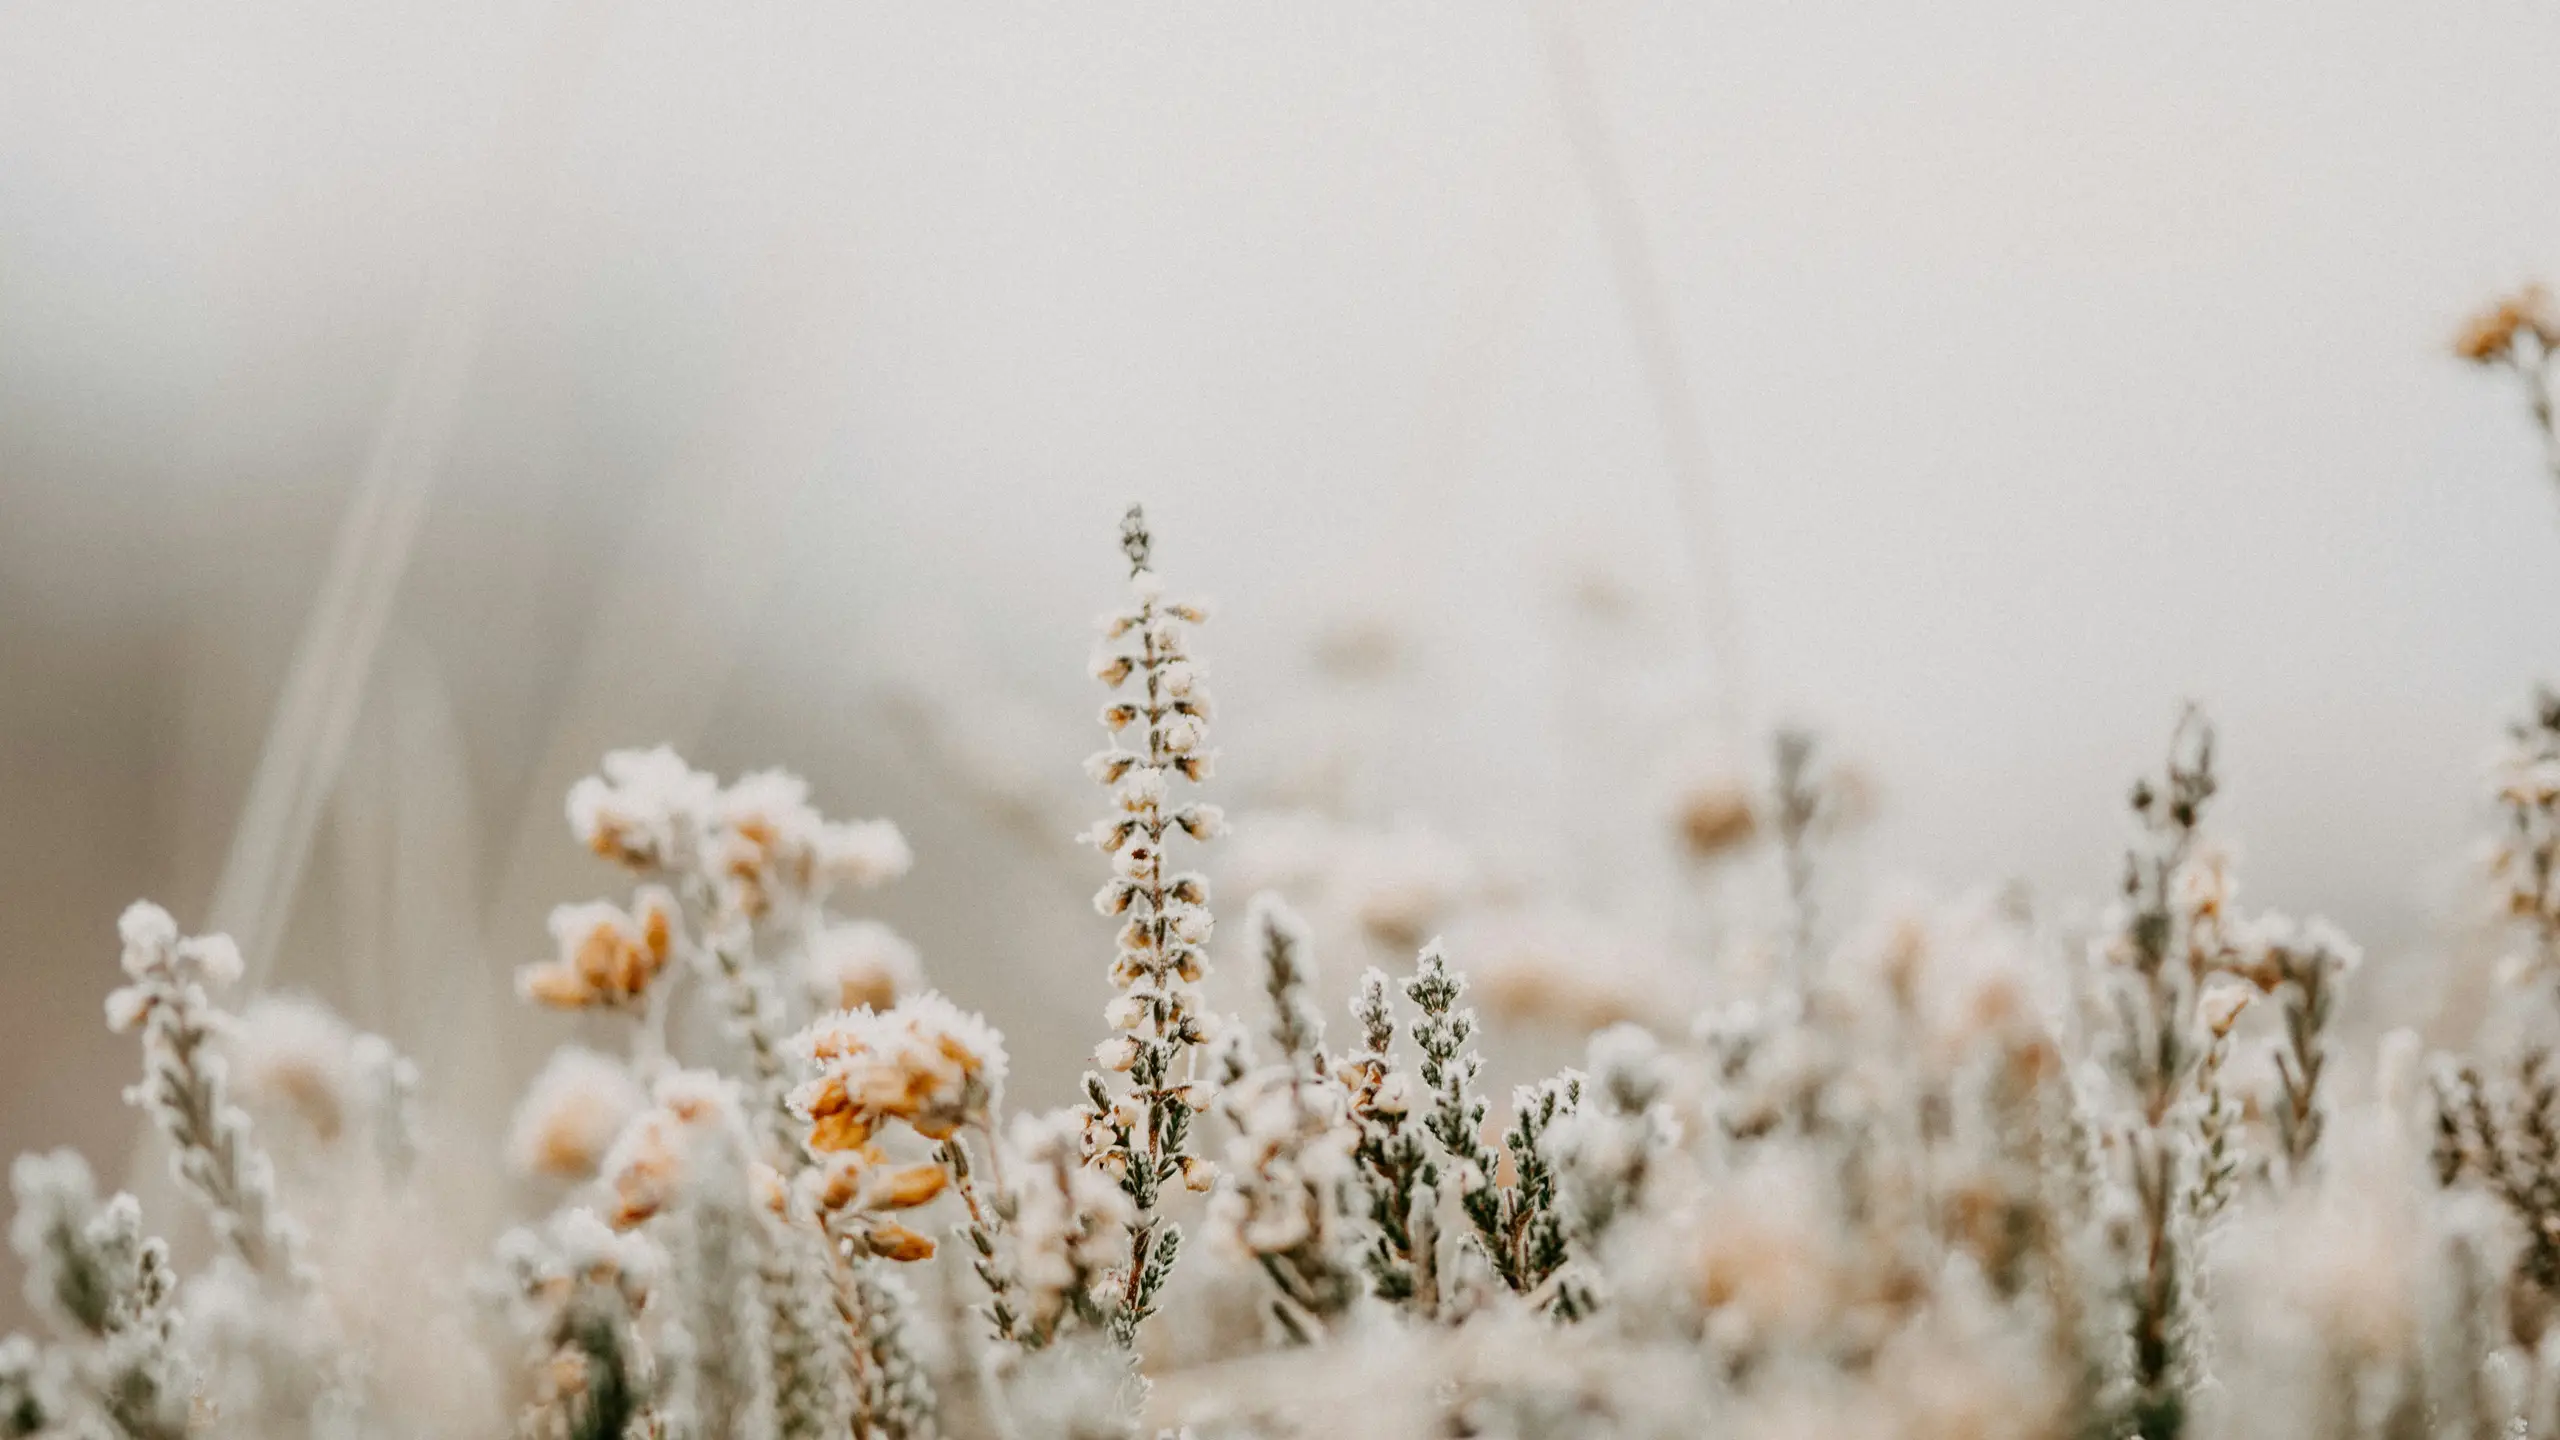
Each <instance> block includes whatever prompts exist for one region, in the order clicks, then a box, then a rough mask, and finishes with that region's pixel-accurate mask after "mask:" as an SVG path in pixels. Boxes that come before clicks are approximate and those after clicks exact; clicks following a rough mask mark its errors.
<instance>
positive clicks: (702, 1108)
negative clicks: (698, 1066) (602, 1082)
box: [602, 1070, 747, 1228]
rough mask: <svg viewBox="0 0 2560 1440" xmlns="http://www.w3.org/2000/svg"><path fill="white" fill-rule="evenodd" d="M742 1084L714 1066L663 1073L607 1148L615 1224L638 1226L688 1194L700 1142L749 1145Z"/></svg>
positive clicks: (606, 1175) (607, 1175)
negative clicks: (647, 1099)
mask: <svg viewBox="0 0 2560 1440" xmlns="http://www.w3.org/2000/svg"><path fill="white" fill-rule="evenodd" d="M745 1135H746V1117H745V1114H744V1111H743V1109H742V1107H741V1106H740V1104H739V1100H738V1091H737V1085H736V1083H735V1082H734V1081H731V1080H728V1079H726V1078H724V1077H722V1076H720V1075H717V1074H714V1073H713V1072H711V1071H708V1070H677V1071H673V1072H671V1073H669V1074H667V1075H664V1076H661V1077H660V1078H659V1080H658V1083H657V1085H656V1087H655V1088H654V1090H653V1092H652V1093H651V1096H650V1103H649V1108H647V1109H645V1110H643V1111H641V1112H640V1114H639V1115H638V1116H637V1117H635V1118H634V1119H633V1120H632V1121H631V1123H630V1124H628V1125H626V1126H624V1127H623V1131H622V1134H621V1135H620V1137H618V1138H617V1139H616V1140H615V1141H614V1142H613V1148H612V1149H611V1150H609V1151H607V1152H606V1154H605V1157H604V1163H603V1167H602V1168H603V1172H604V1178H605V1181H606V1183H607V1184H609V1185H610V1186H611V1187H612V1189H613V1196H614V1210H613V1214H612V1217H611V1218H612V1220H613V1223H614V1224H616V1225H619V1226H622V1227H624V1228H628V1227H630V1226H633V1225H637V1224H639V1223H641V1222H642V1221H644V1220H647V1219H649V1218H650V1217H652V1216H654V1215H656V1214H658V1213H659V1212H660V1211H662V1210H665V1209H666V1208H667V1207H668V1206H670V1205H672V1204H674V1203H675V1202H676V1200H677V1198H678V1197H679V1196H681V1195H682V1194H683V1191H684V1184H685V1179H686V1176H687V1174H688V1170H689V1165H690V1161H691V1159H692V1155H693V1152H694V1149H695V1147H696V1146H697V1145H701V1144H708V1143H727V1144H735V1145H738V1146H740V1147H741V1148H744V1147H745V1145H746V1143H747V1142H746V1140H745V1138H744V1137H745Z"/></svg>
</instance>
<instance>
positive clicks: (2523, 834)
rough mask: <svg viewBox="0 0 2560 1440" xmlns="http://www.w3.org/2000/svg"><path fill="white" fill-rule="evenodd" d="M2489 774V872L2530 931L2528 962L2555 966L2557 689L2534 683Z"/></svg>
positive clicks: (2559, 796)
mask: <svg viewBox="0 0 2560 1440" xmlns="http://www.w3.org/2000/svg"><path fill="white" fill-rule="evenodd" d="M2495 778H2496V785H2497V798H2498V805H2499V808H2500V809H2501V810H2503V811H2504V812H2505V819H2506V824H2505V827H2504V829H2503V830H2502V832H2501V833H2500V834H2499V836H2498V838H2497V840H2496V842H2495V843H2494V845H2493V846H2492V848H2491V850H2490V858H2489V868H2490V874H2491V875H2492V877H2494V878H2495V879H2496V880H2497V881H2498V883H2499V886H2500V888H2501V892H2502V893H2501V896H2500V898H2501V899H2502V900H2503V902H2504V904H2505V907H2506V911H2507V913H2508V914H2509V915H2510V916H2512V917H2514V918H2515V919H2516V920H2517V921H2519V922H2520V923H2521V924H2522V925H2523V926H2524V927H2525V929H2526V930H2527V931H2528V932H2529V933H2530V934H2531V936H2532V939H2533V954H2532V956H2531V960H2532V963H2533V966H2534V968H2536V969H2540V970H2544V971H2551V970H2555V969H2560V692H2554V691H2552V690H2550V689H2547V688H2543V689H2537V690H2536V691H2535V692H2534V696H2533V709H2532V712H2531V713H2530V714H2529V715H2527V716H2526V718H2524V719H2523V720H2521V721H2518V722H2516V723H2515V724H2513V725H2510V726H2508V727H2507V744H2506V747H2505V749H2503V750H2502V751H2500V752H2499V755H2498V759H2497V764H2496V769H2495Z"/></svg>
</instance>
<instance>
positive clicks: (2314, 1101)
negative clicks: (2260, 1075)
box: [2248, 916, 2361, 1181]
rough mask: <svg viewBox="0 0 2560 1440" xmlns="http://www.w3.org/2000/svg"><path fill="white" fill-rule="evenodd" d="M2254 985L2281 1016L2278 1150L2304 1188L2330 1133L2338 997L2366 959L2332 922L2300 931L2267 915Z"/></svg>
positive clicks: (2256, 941)
mask: <svg viewBox="0 0 2560 1440" xmlns="http://www.w3.org/2000/svg"><path fill="white" fill-rule="evenodd" d="M2249 948H2250V952H2251V953H2250V959H2249V966H2248V974H2249V978H2250V979H2252V980H2254V981H2256V982H2257V984H2258V986H2259V988H2260V989H2262V990H2264V991H2266V992H2268V993H2269V994H2270V995H2272V996H2273V997H2274V998H2275V1001H2276V1004H2277V1007H2278V1009H2279V1011H2280V1012H2281V1014H2282V1016H2283V1022H2284V1023H2283V1031H2282V1034H2281V1036H2280V1038H2279V1043H2278V1045H2277V1048H2276V1055H2275V1058H2276V1096H2275V1104H2274V1105H2273V1106H2272V1107H2271V1108H2272V1109H2273V1110H2274V1112H2275V1120H2276V1145H2277V1148H2278V1150H2279V1152H2280V1153H2281V1155H2282V1156H2283V1159H2284V1165H2285V1173H2286V1175H2287V1177H2288V1178H2289V1179H2292V1180H2295V1181H2299V1180H2300V1179H2301V1178H2302V1172H2303V1171H2304V1170H2305V1169H2306V1168H2308V1167H2309V1165H2310V1164H2311V1161H2312V1157H2313V1152H2315V1151H2316V1150H2317V1149H2318V1148H2319V1145H2320V1137H2321V1136H2322V1135H2323V1134H2324V1133H2326V1131H2327V1129H2328V1118H2329V1117H2328V1112H2329V1097H2328V1093H2327V1090H2326V1088H2325V1087H2324V1086H2323V1085H2322V1084H2321V1081H2322V1080H2323V1078H2324V1077H2325V1076H2326V1075H2327V1073H2328V1067H2329V1027H2330V1021H2331V1019H2332V1018H2333V1016H2334V1013H2335V1011H2336V1009H2337V1004H2338V990H2339V988H2340V986H2341V985H2342V984H2343V982H2344V980H2345V978H2346V975H2347V972H2349V971H2351V970H2353V969H2354V968H2355V967H2356V965H2357V963H2358V961H2359V960H2360V959H2361V956H2360V954H2359V952H2358V951H2357V949H2356V946H2355V943H2354V942H2353V941H2351V940H2349V939H2347V937H2346V936H2344V935H2342V934H2340V933H2339V932H2338V931H2337V929H2335V928H2334V927H2332V926H2330V925H2329V924H2327V923H2326V922H2323V921H2319V920H2314V921H2311V922H2309V923H2308V924H2303V925H2296V924H2295V923H2293V922H2292V921H2291V920H2289V919H2285V918H2283V917H2280V916H2267V917H2265V918H2263V919H2262V920H2260V921H2259V922H2258V924H2257V925H2256V926H2255V927H2254V934H2253V936H2252V940H2251V944H2250V947H2249Z"/></svg>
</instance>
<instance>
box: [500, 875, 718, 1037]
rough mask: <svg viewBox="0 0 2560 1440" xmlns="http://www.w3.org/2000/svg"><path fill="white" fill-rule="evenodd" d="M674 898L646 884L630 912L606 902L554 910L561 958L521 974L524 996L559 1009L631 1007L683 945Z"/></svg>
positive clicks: (554, 939) (518, 979)
mask: <svg viewBox="0 0 2560 1440" xmlns="http://www.w3.org/2000/svg"><path fill="white" fill-rule="evenodd" d="M680 935H681V931H680V926H679V919H678V911H677V909H676V900H675V896H673V895H672V894H670V893H668V892H667V891H666V890H665V889H664V888H663V887H660V886H656V885H643V886H641V887H640V889H639V891H638V893H637V894H636V895H634V897H633V900H632V908H631V909H630V910H628V911H626V910H624V909H623V908H622V907H621V906H618V905H615V904H613V903H612V902H611V901H607V900H590V901H588V902H586V903H585V904H582V905H562V906H560V907H558V908H557V909H555V910H553V911H552V912H551V939H552V942H553V943H554V944H555V945H557V946H558V947H559V954H558V956H557V957H556V958H554V959H552V960H549V961H546V962H544V963H542V964H540V965H532V966H527V967H526V968H525V969H523V970H521V971H519V972H517V975H516V987H517V988H518V989H519V990H521V991H522V992H523V993H524V995H525V998H527V999H529V1000H533V1001H536V1002H539V1003H541V1004H544V1005H549V1006H553V1007H555V1008H559V1009H585V1008H591V1007H611V1006H618V1005H629V1004H632V1003H633V1002H635V1001H637V1000H638V999H640V997H641V996H642V995H644V994H646V993H647V991H648V988H649V985H650V982H651V981H653V980H655V979H657V978H658V975H659V972H661V971H663V970H665V969H666V968H667V962H668V961H669V960H671V959H673V958H674V956H675V950H676V946H677V945H678V944H680V943H681V939H680Z"/></svg>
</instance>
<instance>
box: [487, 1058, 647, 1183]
mask: <svg viewBox="0 0 2560 1440" xmlns="http://www.w3.org/2000/svg"><path fill="white" fill-rule="evenodd" d="M648 1103H649V1094H648V1092H647V1091H646V1090H644V1089H642V1088H641V1085H640V1082H639V1080H638V1079H637V1078H635V1077H634V1076H633V1075H632V1073H631V1067H630V1066H628V1065H626V1064H624V1063H623V1062H622V1061H619V1060H616V1059H614V1058H612V1057H611V1056H608V1055H600V1054H598V1053H596V1052H595V1051H593V1050H589V1049H586V1048H584V1047H582V1046H577V1045H564V1046H562V1047H561V1048H559V1049H557V1050H554V1051H553V1052H551V1059H550V1060H549V1061H548V1062H547V1063H545V1064H544V1065H543V1067H542V1073H541V1074H539V1075H536V1076H535V1077H534V1079H533V1084H532V1086H531V1087H529V1088H528V1089H527V1090H526V1091H525V1095H524V1099H523V1101H522V1102H520V1103H519V1104H518V1105H517V1106H516V1114H515V1123H514V1125H513V1127H512V1128H511V1129H510V1130H509V1132H508V1138H507V1158H508V1160H509V1162H510V1163H511V1164H513V1165H514V1166H515V1168H516V1169H517V1171H519V1172H520V1173H523V1174H527V1175H547V1176H550V1177H552V1178H554V1179H559V1180H584V1179H586V1178H587V1177H588V1176H591V1175H593V1174H595V1173H596V1171H597V1169H598V1168H599V1167H601V1166H602V1165H603V1163H604V1157H605V1152H606V1151H608V1150H610V1149H611V1148H612V1146H613V1143H614V1141H615V1140H616V1139H618V1138H619V1137H620V1136H621V1135H622V1134H623V1132H624V1131H625V1130H626V1129H628V1128H629V1126H630V1124H631V1121H632V1119H633V1118H634V1117H635V1116H637V1115H638V1114H639V1113H640V1111H641V1109H642V1108H643V1107H645V1106H646V1105H647V1104H648Z"/></svg>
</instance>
